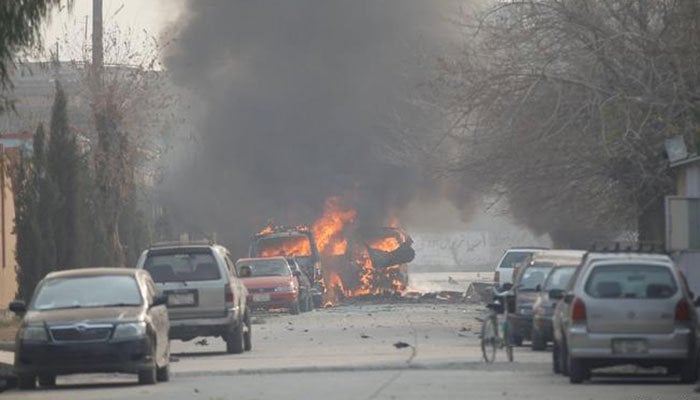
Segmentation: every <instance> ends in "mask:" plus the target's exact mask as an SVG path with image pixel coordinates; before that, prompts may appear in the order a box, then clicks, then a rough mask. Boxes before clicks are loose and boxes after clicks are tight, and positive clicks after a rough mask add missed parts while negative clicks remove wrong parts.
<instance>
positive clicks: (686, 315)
mask: <svg viewBox="0 0 700 400" xmlns="http://www.w3.org/2000/svg"><path fill="white" fill-rule="evenodd" d="M675 320H676V322H688V321H690V304H688V302H687V301H685V300H681V301H679V302H678V304H676V317H675Z"/></svg>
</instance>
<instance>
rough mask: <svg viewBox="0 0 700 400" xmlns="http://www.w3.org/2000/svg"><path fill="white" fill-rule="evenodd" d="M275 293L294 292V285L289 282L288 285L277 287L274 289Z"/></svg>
mask: <svg viewBox="0 0 700 400" xmlns="http://www.w3.org/2000/svg"><path fill="white" fill-rule="evenodd" d="M275 292H285V293H289V292H294V284H293V283H291V282H290V283H289V284H288V285H283V286H277V287H276V288H275Z"/></svg>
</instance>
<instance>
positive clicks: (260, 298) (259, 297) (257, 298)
mask: <svg viewBox="0 0 700 400" xmlns="http://www.w3.org/2000/svg"><path fill="white" fill-rule="evenodd" d="M253 301H254V302H255V303H264V302H266V301H270V295H269V294H254V295H253Z"/></svg>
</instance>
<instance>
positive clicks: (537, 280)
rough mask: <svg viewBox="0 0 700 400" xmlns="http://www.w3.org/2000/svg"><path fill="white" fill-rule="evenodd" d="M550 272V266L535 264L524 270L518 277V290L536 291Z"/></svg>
mask: <svg viewBox="0 0 700 400" xmlns="http://www.w3.org/2000/svg"><path fill="white" fill-rule="evenodd" d="M551 270H552V265H551V264H539V265H538V264H535V265H531V266H529V267H527V268H525V270H524V271H523V273H522V274H521V275H520V281H519V282H518V290H536V289H537V286H538V285H542V284H543V283H544V280H545V279H546V278H547V274H549V271H551Z"/></svg>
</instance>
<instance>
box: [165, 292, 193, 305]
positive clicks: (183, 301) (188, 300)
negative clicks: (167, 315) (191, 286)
mask: <svg viewBox="0 0 700 400" xmlns="http://www.w3.org/2000/svg"><path fill="white" fill-rule="evenodd" d="M194 303H195V301H194V293H171V294H169V295H168V305H169V306H174V307H177V306H193V305H194Z"/></svg>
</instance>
